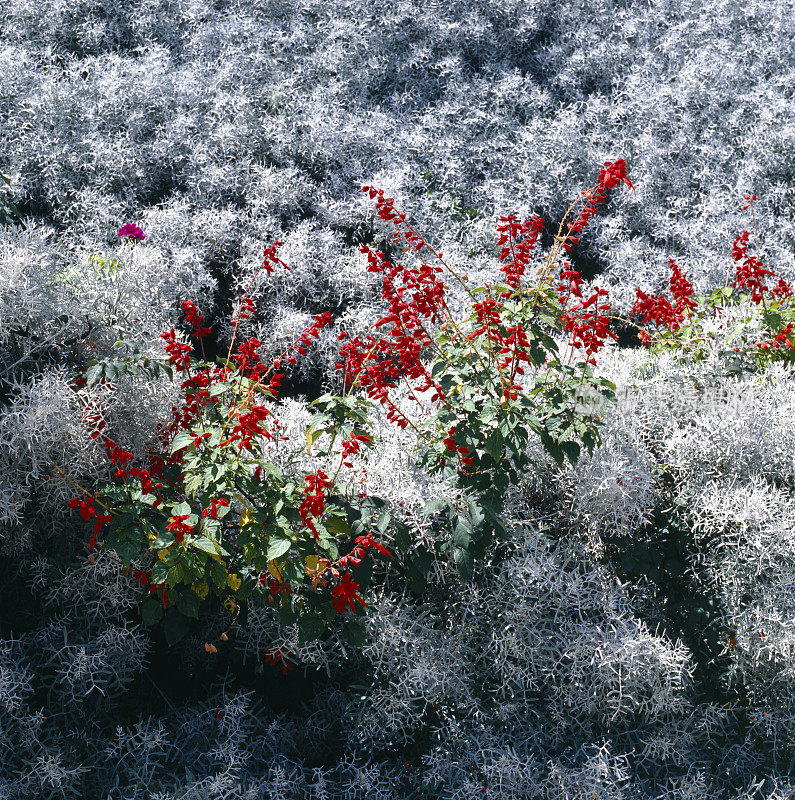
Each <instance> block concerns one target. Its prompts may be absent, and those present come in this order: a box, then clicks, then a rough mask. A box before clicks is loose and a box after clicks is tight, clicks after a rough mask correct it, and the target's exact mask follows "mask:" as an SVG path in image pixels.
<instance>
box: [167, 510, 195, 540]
mask: <svg viewBox="0 0 795 800" xmlns="http://www.w3.org/2000/svg"><path fill="white" fill-rule="evenodd" d="M189 517H190V514H175V515H174V516H173V517H171V522H169V523H168V525H166V530H167V531H170V532H171V533H173V534H174V538H175V539H176V540H177V541H178V542H181V541H182V540H183V539H184V538H185V534H186V533H193V526H192V525H187V524H186V523H185V520H186V519H188V518H189Z"/></svg>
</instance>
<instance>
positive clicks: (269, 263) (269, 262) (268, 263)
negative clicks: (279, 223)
mask: <svg viewBox="0 0 795 800" xmlns="http://www.w3.org/2000/svg"><path fill="white" fill-rule="evenodd" d="M282 244H284V242H274V243H273V244H272V245H270V247H266V248H265V250H264V251H263V260H262V268H263V269H264V270H265V272H267V273H268V275H272V274H273V267H274V265H275V264H281V265H282V267H284V269H286V270H288V271H289V269H290V268H289V267H288V266H287V264H285V263H284V261H282V260H281V259H280V258H278V257H277V255H276V248H277V247H281V246H282Z"/></svg>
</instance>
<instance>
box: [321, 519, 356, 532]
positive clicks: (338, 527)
mask: <svg viewBox="0 0 795 800" xmlns="http://www.w3.org/2000/svg"><path fill="white" fill-rule="evenodd" d="M323 524H324V526H325V528H326V530H327V531H328V532H329V533H332V534H334V535H335V536H350V534H351V529H350V527H349V526H348V521H347V520H346V519H344V518H343V517H329V518H328V519H327V520H325V522H324V523H323Z"/></svg>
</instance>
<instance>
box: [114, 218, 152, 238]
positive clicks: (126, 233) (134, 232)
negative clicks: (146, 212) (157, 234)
mask: <svg viewBox="0 0 795 800" xmlns="http://www.w3.org/2000/svg"><path fill="white" fill-rule="evenodd" d="M116 236H118V237H119V238H120V239H124V238H125V237H126V238H128V239H137V240H138V241H139V242H142V241H143V240H144V239H146V234H145V233H144V232H143V231H142V230H141V229H140V228H139V227H138V226H137V225H134V224H133V223H132V222H128V223H127V224H126V225H125V226H124V227H122V228H121V229H120V230H119V232H118V233H117V234H116Z"/></svg>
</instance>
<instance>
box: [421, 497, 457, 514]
mask: <svg viewBox="0 0 795 800" xmlns="http://www.w3.org/2000/svg"><path fill="white" fill-rule="evenodd" d="M448 505H450V503H449V501H448V500H446V499H444V498H439V499H437V500H431V501H430V502H428V503H426V504H425V508H423V509H422V516H423V517H432V516H433V515H434V514H438V513H439V512H440V511H442V510H444V509H445V508H447V506H448Z"/></svg>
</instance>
